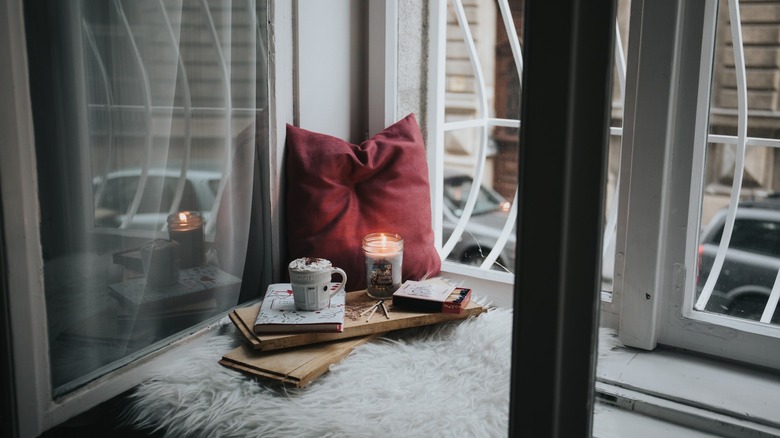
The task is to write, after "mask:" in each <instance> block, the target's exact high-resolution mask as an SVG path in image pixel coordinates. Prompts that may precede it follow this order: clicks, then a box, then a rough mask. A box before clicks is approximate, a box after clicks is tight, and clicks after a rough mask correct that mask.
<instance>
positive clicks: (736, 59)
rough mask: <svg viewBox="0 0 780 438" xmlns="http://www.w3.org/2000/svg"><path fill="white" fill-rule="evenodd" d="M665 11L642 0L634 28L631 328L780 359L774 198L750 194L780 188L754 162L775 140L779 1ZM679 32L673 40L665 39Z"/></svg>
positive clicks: (636, 337)
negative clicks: (771, 81)
mask: <svg viewBox="0 0 780 438" xmlns="http://www.w3.org/2000/svg"><path fill="white" fill-rule="evenodd" d="M667 8H668V9H667ZM667 8H665V7H663V6H660V5H657V4H652V5H651V4H649V2H634V3H633V4H632V10H631V19H632V26H631V29H639V28H641V29H643V32H641V33H640V32H636V33H634V32H632V33H631V36H630V38H629V47H630V49H629V55H628V59H629V68H628V71H627V87H626V88H627V92H626V99H627V102H626V126H625V128H624V129H625V132H624V134H625V138H624V148H623V159H622V166H621V174H622V175H626V177H624V178H621V183H620V189H619V191H620V195H619V196H620V207H619V208H620V212H621V213H620V217H619V226H618V230H619V231H618V244H617V254H618V256H617V257H616V265H615V273H616V277H615V278H616V283H615V291H616V298H617V300H618V301H621V303H622V305H621V308H622V310H621V311H620V322H619V331H620V337H621V340H623V341H624V342H626V343H627V344H628V345H632V346H637V347H642V348H648V349H652V348H654V347H655V346H656V345H657V344H665V345H670V346H674V347H680V348H684V349H689V350H693V351H698V352H703V353H707V354H713V355H718V356H722V357H727V358H730V359H735V360H739V361H745V362H748V363H752V364H755V365H762V366H769V367H775V368H776V367H778V366H780V355H778V354H776V353H774V352H777V351H778V350H777V346H778V342H780V341H779V339H780V332H778V330H777V327H773V326H772V321H774V320H775V318H774V316H773V315H774V314H775V307H774V303H773V300H772V299H771V298H770V297H772V296H774V295H775V294H773V293H772V292H773V290H774V288H775V286H774V285H775V283H776V281H775V278H776V277H777V272H778V267H780V266H778V264H777V263H776V258H775V257H774V256H771V254H772V253H773V252H774V251H775V249H774V246H775V244H774V242H775V241H776V240H777V232H776V231H777V228H776V222H775V221H774V220H773V219H772V218H773V215H774V206H773V200H772V199H771V196H770V197H768V198H767V199H766V200H764V201H752V202H750V203H748V202H742V201H747V200H748V199H759V200H760V199H761V198H765V197H767V194H769V193H771V192H772V187H773V184H774V182H773V176H772V173H771V169H767V168H766V167H764V168H761V166H760V165H757V164H756V163H759V162H761V161H762V160H763V158H762V157H765V156H771V155H772V154H774V150H775V149H774V148H775V147H776V145H777V140H776V139H775V138H776V134H772V135H774V136H773V137H769V136H767V135H768V134H771V133H770V132H769V131H767V130H766V129H765V128H763V127H762V125H766V124H771V123H772V122H771V120H773V118H775V117H776V112H775V110H774V109H772V108H768V107H766V105H768V103H767V101H766V100H762V96H764V95H765V94H766V93H769V94H771V93H773V92H774V91H772V89H771V88H770V89H767V88H765V87H764V86H763V85H761V82H760V81H761V78H762V77H763V76H764V75H765V74H776V71H777V66H771V65H765V64H761V62H762V61H761V58H760V57H756V54H757V53H765V52H766V53H769V52H772V51H773V50H776V49H773V47H774V46H773V45H772V44H773V43H771V42H769V43H767V42H762V38H766V35H764V31H767V30H768V29H773V28H776V27H777V24H776V23H774V22H773V21H772V20H773V18H771V17H773V16H776V12H777V5H775V4H770V3H761V2H758V3H754V2H742V4H740V3H739V2H737V1H730V2H716V1H709V2H702V3H700V4H697V5H695V6H694V5H691V4H683V5H675V6H674V7H672V6H668V7H667ZM773 11H774V15H773ZM662 14H665V15H663V17H662ZM729 22H730V23H732V26H729ZM746 29H750V31H748V30H746ZM647 31H650V33H647ZM675 33H676V35H677V39H676V40H673V39H671V38H670V39H666V38H658V37H657V36H658V35H661V34H664V35H667V34H668V35H671V34H675ZM649 34H653V35H655V36H654V37H652V41H651V40H650V38H649V37H648V36H647V35H649ZM743 36H744V38H745V39H752V40H750V42H747V41H745V42H744V43H743ZM694 53H695V54H697V55H696V56H693V55H692V54H694ZM651 56H652V59H653V62H652V63H647V62H643V60H644V59H646V58H647V57H651ZM632 57H633V58H632ZM648 59H649V58H648ZM751 62H752V63H753V64H752V66H751ZM773 72H774V73H773ZM751 84H752V85H751ZM762 105H763V107H762ZM670 115H671V117H670ZM751 124H752V125H754V126H755V128H754V129H753V130H750V128H749V125H751ZM754 135H755V137H754ZM759 136H760V137H759ZM751 156H752V157H756V156H757V157H758V158H757V159H756V158H754V159H751ZM759 170H760V172H759ZM725 184H728V186H725V187H724V185H725ZM729 186H730V187H729ZM722 207H725V208H723V209H722V210H721V208H722Z"/></svg>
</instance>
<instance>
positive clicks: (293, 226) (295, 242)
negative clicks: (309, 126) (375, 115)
mask: <svg viewBox="0 0 780 438" xmlns="http://www.w3.org/2000/svg"><path fill="white" fill-rule="evenodd" d="M286 171H287V194H286V197H287V202H286V216H287V248H288V256H289V258H288V262H289V260H293V259H296V258H299V257H321V258H325V259H328V260H330V261H331V262H333V266H337V267H340V268H342V269H344V270H345V271H346V272H347V277H348V280H347V290H348V291H352V290H360V289H365V288H366V262H365V256H364V255H363V250H362V249H361V240H362V239H363V236H365V235H366V234H369V233H374V232H387V233H398V234H400V235H401V237H403V239H404V255H403V269H402V272H403V275H402V277H403V280H404V281H405V280H407V279H413V280H419V279H420V278H422V277H423V276H424V275H426V274H428V275H429V276H431V277H433V276H436V275H438V273H439V270H440V269H441V259H440V258H439V254H438V252H437V251H436V248H435V247H434V243H433V229H432V227H431V195H430V188H429V185H428V165H427V162H426V154H425V146H424V144H423V140H422V134H421V133H420V128H419V126H418V125H417V120H416V119H415V117H414V115H413V114H410V115H408V116H406V117H405V118H404V119H402V120H401V121H399V122H397V123H395V124H394V125H392V126H390V127H388V128H387V129H385V130H384V131H382V132H380V133H378V134H377V135H375V136H373V137H372V138H370V139H368V140H366V141H365V142H363V143H362V144H361V145H359V146H358V145H354V144H350V143H348V142H346V141H343V140H340V139H338V138H335V137H332V136H329V135H325V134H319V133H315V132H311V131H307V130H305V129H301V128H296V127H294V126H291V125H287V162H286Z"/></svg>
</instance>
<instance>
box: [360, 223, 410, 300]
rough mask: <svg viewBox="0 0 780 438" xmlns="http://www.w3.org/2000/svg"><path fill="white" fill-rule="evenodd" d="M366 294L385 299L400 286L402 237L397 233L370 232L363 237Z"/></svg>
mask: <svg viewBox="0 0 780 438" xmlns="http://www.w3.org/2000/svg"><path fill="white" fill-rule="evenodd" d="M363 253H364V254H365V255H366V276H367V278H368V281H367V283H368V285H367V289H368V296H370V297H372V298H376V299H379V300H381V299H387V298H391V297H392V296H393V292H395V291H396V290H398V288H400V287H401V268H402V265H403V256H404V239H403V238H402V237H401V236H399V235H398V234H392V233H372V234H369V235H367V236H366V237H364V238H363Z"/></svg>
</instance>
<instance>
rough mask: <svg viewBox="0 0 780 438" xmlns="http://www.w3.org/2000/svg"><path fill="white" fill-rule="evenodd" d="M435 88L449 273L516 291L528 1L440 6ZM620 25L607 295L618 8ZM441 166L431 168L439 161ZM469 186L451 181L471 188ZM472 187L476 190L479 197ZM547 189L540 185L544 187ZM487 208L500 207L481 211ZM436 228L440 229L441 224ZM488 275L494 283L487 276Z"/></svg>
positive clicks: (608, 248) (621, 68)
mask: <svg viewBox="0 0 780 438" xmlns="http://www.w3.org/2000/svg"><path fill="white" fill-rule="evenodd" d="M438 4H439V6H440V9H438V14H439V15H438V21H435V22H434V24H437V25H439V26H442V27H444V28H445V29H446V31H443V32H442V31H440V32H439V46H440V47H441V48H442V49H443V50H441V53H439V55H438V56H439V65H438V66H436V70H437V71H438V74H437V78H438V79H439V81H438V83H437V86H438V87H439V88H440V89H439V90H438V101H437V111H438V113H437V117H438V118H437V121H436V124H435V126H434V128H435V130H434V138H433V139H432V143H435V144H436V147H437V148H438V149H437V150H438V151H439V153H437V156H436V157H432V160H438V161H440V162H441V165H442V167H443V171H442V172H443V173H442V176H441V179H442V180H443V193H442V194H441V196H442V197H443V205H442V206H441V208H442V212H441V214H436V213H435V214H434V216H435V217H436V218H437V219H438V218H439V217H440V218H441V221H442V222H441V225H440V227H441V239H442V249H441V254H442V257H443V258H444V259H446V260H447V261H448V262H451V263H445V269H446V270H453V271H459V270H460V269H462V268H461V267H458V266H457V265H455V264H452V263H456V264H467V265H473V266H477V267H480V271H471V272H473V275H476V276H487V277H488V278H491V279H496V280H499V281H506V282H510V281H512V278H513V277H512V275H496V273H503V274H513V273H514V253H515V229H514V227H513V224H514V222H515V218H516V215H517V211H516V204H517V199H516V197H515V192H516V190H517V181H518V175H517V169H518V156H519V155H518V153H519V148H520V144H519V128H520V123H521V121H520V92H521V88H522V87H521V84H520V77H521V76H522V65H523V61H522V47H521V39H522V29H523V6H524V1H523V0H512V1H507V0H455V1H448V0H443V1H440V2H438ZM619 4H620V8H619V10H620V13H619V15H618V20H617V22H616V34H617V35H618V39H617V41H616V45H615V72H614V76H615V79H614V83H615V86H614V91H613V101H612V127H611V129H610V134H611V141H610V157H609V164H610V169H609V179H608V196H609V200H608V202H607V206H606V211H605V215H606V217H607V218H608V220H607V221H606V222H607V223H606V227H605V231H604V259H605V262H604V265H603V266H604V269H603V281H604V283H603V286H602V287H603V289H604V290H605V291H609V290H611V282H612V267H613V264H614V257H613V256H614V240H615V227H616V222H617V196H616V195H615V192H616V190H615V189H616V186H617V180H618V167H619V156H620V151H619V149H620V139H621V135H622V119H623V101H622V99H623V95H624V88H625V58H624V51H623V46H624V41H625V39H626V37H627V30H628V22H627V21H628V20H627V19H628V13H627V12H628V5H629V3H628V2H625V1H620V2H619ZM434 162H435V161H434ZM467 179H468V181H469V186H468V187H467V186H466V185H464V184H462V183H458V184H457V191H455V190H454V188H455V187H454V186H455V185H454V184H453V183H454V182H455V181H466V180H467ZM473 180H478V181H480V184H479V185H475V186H474V187H475V188H476V189H475V190H474V191H473V194H472V191H471V190H470V188H471V184H472V183H473ZM539 183H540V184H544V183H545V182H544V181H540V182H539ZM487 198H493V199H494V200H493V201H491V203H492V204H494V207H491V208H489V209H488V211H485V210H486V209H485V205H484V204H483V203H484V202H485V201H486V199H487ZM437 224H438V223H437ZM487 270H492V271H493V272H492V273H491V274H492V275H491V274H486V272H485V271H487Z"/></svg>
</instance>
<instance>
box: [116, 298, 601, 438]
mask: <svg viewBox="0 0 780 438" xmlns="http://www.w3.org/2000/svg"><path fill="white" fill-rule="evenodd" d="M225 331H226V333H225V334H222V335H219V336H217V337H216V338H215V339H213V340H211V341H210V342H209V344H208V345H207V346H205V347H202V348H199V349H193V350H191V351H189V352H188V354H187V357H182V358H181V359H180V360H178V361H177V362H176V363H171V364H170V366H168V367H166V368H165V369H161V370H160V372H159V375H158V376H157V377H155V378H153V379H151V380H150V381H148V382H147V383H145V384H143V385H141V386H140V387H139V388H138V389H137V391H136V392H135V394H134V396H133V402H132V404H131V406H130V408H129V409H128V410H127V411H126V420H127V422H129V423H131V424H133V425H135V426H137V427H153V428H157V429H161V430H165V431H166V433H167V434H168V435H170V436H187V437H190V436H204V437H205V436H208V437H216V436H236V437H247V436H258V437H371V436H376V437H397V436H403V437H431V436H437V437H440V436H453V437H454V436H458V437H460V436H480V437H482V436H485V437H493V436H506V434H507V429H508V410H509V375H510V365H511V332H512V312H511V310H509V309H501V308H498V309H491V311H490V312H488V313H486V314H482V315H481V316H479V317H477V318H471V319H469V320H466V321H462V322H460V323H447V324H442V325H439V326H433V327H427V328H425V329H422V330H420V329H417V330H405V331H401V332H396V333H393V334H391V335H390V336H389V337H387V338H383V339H381V340H378V341H375V342H372V343H369V344H365V345H362V346H360V347H358V348H356V349H355V350H354V351H353V352H352V354H350V356H348V357H347V358H345V359H344V360H343V361H342V362H341V363H339V364H336V365H333V366H332V367H331V370H330V372H329V373H326V374H325V375H323V376H322V377H320V378H319V379H318V380H316V381H314V382H313V383H311V384H310V385H309V386H308V387H306V388H303V389H289V388H288V389H284V388H280V387H278V386H276V385H273V386H267V385H265V384H263V383H261V382H258V381H256V380H253V379H249V378H247V377H245V376H244V375H243V374H241V373H239V372H237V371H234V370H230V369H227V368H224V367H222V366H221V365H219V364H218V363H217V360H219V358H220V357H221V356H222V355H223V354H224V353H226V352H227V351H229V350H231V349H232V348H233V347H234V346H235V345H236V342H239V341H237V335H236V334H235V332H234V330H233V329H232V327H226V330H225ZM603 342H604V339H602V343H603Z"/></svg>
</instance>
